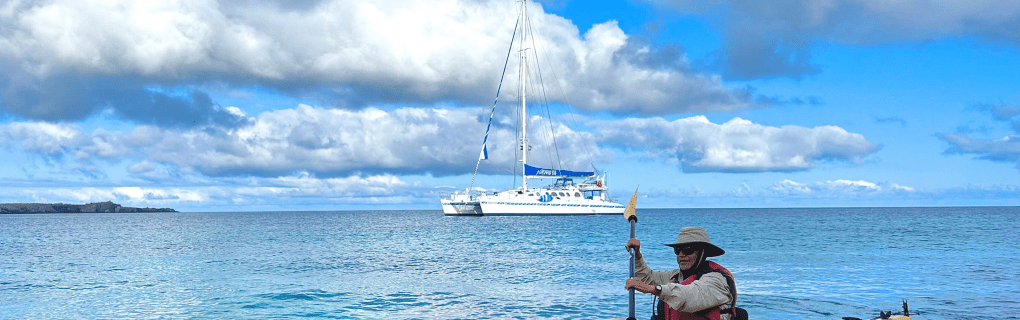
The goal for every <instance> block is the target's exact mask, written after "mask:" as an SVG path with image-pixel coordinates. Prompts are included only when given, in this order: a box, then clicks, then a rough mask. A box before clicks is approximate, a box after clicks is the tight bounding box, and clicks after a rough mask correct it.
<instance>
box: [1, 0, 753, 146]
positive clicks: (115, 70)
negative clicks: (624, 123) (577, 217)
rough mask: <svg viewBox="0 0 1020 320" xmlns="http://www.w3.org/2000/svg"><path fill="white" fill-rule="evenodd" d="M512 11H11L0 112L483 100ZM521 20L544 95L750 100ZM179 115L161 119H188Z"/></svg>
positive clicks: (6, 17) (598, 31)
mask: <svg viewBox="0 0 1020 320" xmlns="http://www.w3.org/2000/svg"><path fill="white" fill-rule="evenodd" d="M517 11H518V10H517V9H516V8H515V5H514V2H513V1H497V0H490V1H461V0H434V1H425V0H400V1H369V0H359V1H339V0H337V1H322V2H302V3H299V4H284V3H283V2H280V3H277V2H259V3H253V2H247V1H223V2H222V3H220V2H216V1H213V0H200V1H175V0H165V1H143V2H138V1H65V0H57V1H47V2H34V1H14V2H8V3H7V4H6V5H5V6H4V9H3V10H0V56H2V57H4V58H3V61H0V62H3V65H4V67H2V69H3V70H2V71H3V75H2V76H0V90H2V91H0V94H2V95H0V108H2V109H0V110H4V111H6V112H7V113H11V114H15V115H18V116H21V117H25V118H28V119H42V120H61V119H82V118H85V117H87V116H89V115H91V114H94V113H95V112H96V111H97V110H102V109H103V108H106V107H112V108H113V109H114V110H115V111H117V112H119V113H120V114H122V115H123V116H125V117H127V118H130V119H135V120H140V121H142V122H143V123H149V124H154V125H161V126H163V125H166V124H167V123H162V122H160V121H157V120H155V119H162V118H163V117H164V116H168V115H173V113H168V112H164V113H159V112H160V111H159V110H177V109H184V110H185V113H186V114H187V115H205V116H208V117H211V118H216V117H224V118H225V119H218V120H215V121H214V122H219V121H222V122H225V123H226V124H230V123H234V124H236V121H237V120H238V119H236V118H231V117H229V115H230V114H229V113H224V112H222V110H219V109H216V108H215V104H214V103H212V102H210V101H208V99H207V97H206V96H205V94H204V93H202V92H201V90H200V89H195V88H199V87H201V86H206V85H220V84H226V85H228V86H237V87H249V86H254V87H262V88H270V89H272V90H278V91H280V92H286V93H287V94H291V95H298V96H304V97H320V99H322V101H324V102H328V103H330V104H335V105H338V106H357V107H361V106H365V105H369V104H373V103H392V102H415V103H432V102H436V101H460V102H466V103H485V102H487V101H489V99H491V96H489V94H491V92H493V90H494V87H495V84H496V82H497V81H498V79H499V74H498V72H499V71H500V70H501V69H502V68H501V67H502V62H503V61H502V60H503V57H504V56H505V54H506V52H507V51H506V50H507V46H508V45H509V43H510V41H509V39H510V35H511V32H512V30H513V26H514V20H515V19H516V14H517ZM530 12H531V13H532V21H533V25H534V26H535V28H536V29H537V31H536V34H540V35H541V38H539V39H538V40H537V41H536V42H537V46H538V47H539V49H540V50H539V52H541V54H540V55H539V56H538V57H539V58H540V61H541V62H542V63H543V70H545V71H546V72H549V71H553V70H557V71H555V73H556V76H557V77H559V78H561V80H559V81H560V82H558V83H554V84H550V86H551V88H553V89H556V90H558V89H562V91H563V95H562V96H558V95H557V96H552V97H551V98H553V99H559V100H564V101H569V102H570V103H571V104H573V105H576V106H577V107H578V108H580V109H582V110H589V111H609V112H616V113H642V114H663V113H676V112H710V111H732V110H739V109H743V108H747V107H749V106H751V105H752V104H754V103H755V99H754V98H755V97H754V96H753V95H752V94H751V93H750V92H749V91H748V90H746V89H732V88H727V87H726V86H724V85H723V84H722V81H721V79H720V77H719V76H717V75H711V74H703V73H698V72H695V71H692V69H691V68H689V66H688V63H687V61H686V57H685V56H683V55H682V54H679V53H678V52H676V51H671V50H660V49H659V48H654V47H650V46H647V45H643V44H641V43H639V42H638V41H635V40H633V39H631V38H630V37H629V36H627V35H626V34H624V32H623V31H622V30H621V29H620V28H619V27H618V26H617V25H616V23H615V22H613V21H608V22H605V23H602V24H596V25H595V26H593V27H592V28H591V29H590V30H586V31H585V32H584V33H583V34H582V33H581V31H579V30H578V29H577V27H576V26H574V25H573V24H572V23H570V21H568V20H566V19H564V18H562V17H559V16H555V15H551V14H548V13H545V12H544V11H543V10H542V7H541V6H540V5H534V6H533V8H532V10H531V11H530ZM664 60H665V61H664ZM510 71H511V72H512V71H513V70H510ZM511 78H512V77H511ZM549 78H550V79H551V78H552V77H549ZM154 87H155V88H169V89H174V88H190V89H189V90H192V91H191V92H189V93H188V94H185V95H171V94H165V93H163V92H159V90H155V91H154V90H151V89H152V88H154ZM181 117H184V115H182V116H180V117H170V118H171V120H166V121H171V123H174V124H182V123H186V122H184V121H183V120H182V119H180V118H181Z"/></svg>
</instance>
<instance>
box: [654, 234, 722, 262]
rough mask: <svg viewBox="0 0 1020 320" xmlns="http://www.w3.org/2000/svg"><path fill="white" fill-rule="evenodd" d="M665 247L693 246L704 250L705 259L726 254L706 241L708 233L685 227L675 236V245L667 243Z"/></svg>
mask: <svg viewBox="0 0 1020 320" xmlns="http://www.w3.org/2000/svg"><path fill="white" fill-rule="evenodd" d="M666 245H667V246H670V247H685V246H694V247H700V248H704V249H705V257H716V256H721V255H723V254H724V253H726V251H724V250H723V249H722V248H719V247H717V246H716V245H714V244H712V242H711V241H709V240H708V231H705V229H704V228H702V227H685V228H683V229H680V234H679V235H677V236H676V243H667V244H666Z"/></svg>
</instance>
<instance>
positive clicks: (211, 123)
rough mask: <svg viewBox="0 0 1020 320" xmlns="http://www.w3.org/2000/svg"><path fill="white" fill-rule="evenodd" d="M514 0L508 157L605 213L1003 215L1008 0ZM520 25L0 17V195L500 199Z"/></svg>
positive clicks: (393, 4) (292, 14) (229, 15)
mask: <svg viewBox="0 0 1020 320" xmlns="http://www.w3.org/2000/svg"><path fill="white" fill-rule="evenodd" d="M528 6H529V7H528V12H529V16H530V18H531V28H532V32H533V34H534V35H535V37H534V38H533V39H534V43H535V49H534V50H532V51H531V52H534V53H535V54H536V55H535V57H536V59H535V60H537V61H538V62H539V64H538V67H537V68H536V69H529V70H535V71H529V72H531V73H529V74H534V75H540V78H539V77H536V76H531V77H532V79H533V80H534V79H535V78H539V80H542V83H543V84H544V85H543V86H542V87H540V88H541V89H540V90H534V89H529V90H532V91H529V92H531V93H530V94H529V95H530V97H531V98H529V99H530V100H529V104H531V105H533V106H535V108H534V109H532V110H529V119H528V123H529V125H530V126H531V127H532V128H533V129H534V132H532V133H529V134H530V137H531V140H532V141H531V148H532V149H531V150H533V151H532V153H531V155H530V156H529V157H530V159H529V163H532V164H534V165H538V166H546V167H549V166H552V167H557V168H562V169H569V170H578V171H581V170H591V169H596V170H598V171H600V172H606V173H608V175H609V185H610V186H611V188H612V193H611V194H612V196H614V197H615V198H616V200H617V201H618V202H623V203H625V202H626V200H627V199H628V198H629V196H630V195H631V194H632V193H633V192H634V190H639V191H638V192H639V196H640V199H639V200H638V206H639V207H645V208H720V207H721V208H730V207H738V208H758V207H870V206H893V207H897V206H1017V205H1020V28H1018V27H1017V26H1020V2H1016V1H984V0H974V1H945V2H943V1H934V2H933V1H921V0H898V1H888V0H824V1H817V0H783V1H743V0H708V1H685V0H677V1H663V0H615V1H614V0H606V1H580V0H547V1H537V2H529V3H528ZM518 11H519V4H518V2H515V1H513V0H385V1H371V0H347V1H329V0H320V1H316V0H309V1H236V0H221V1H213V0H188V1H171V0H166V1H159V0H157V1H116V0H114V1H110V0H102V1H94V0H53V1H24V0H8V1H4V2H2V3H0V162H2V166H0V203H10V202H15V203H24V202H44V203H49V202H62V203H87V202H100V201H114V202H116V203H120V204H122V205H125V206H137V207H161V208H162V207H171V208H175V209H177V210H179V211H190V212H210V211H271V210H288V211H290V210H375V209H408V210H412V209H413V210H418V209H422V210H439V209H440V206H439V198H440V197H441V195H442V194H444V193H448V192H452V191H457V190H465V189H467V188H468V187H470V186H474V187H475V188H480V189H483V190H488V191H495V190H501V189H507V188H512V187H514V186H515V184H519V182H520V181H519V178H515V177H514V175H513V173H514V169H513V168H514V164H515V161H516V160H514V156H513V154H514V149H515V148H516V144H515V143H516V142H515V140H514V139H515V138H514V137H515V131H514V121H515V120H514V119H513V116H512V115H513V114H514V112H516V111H515V109H514V106H515V105H516V104H517V103H518V102H517V101H518V98H517V91H518V90H517V89H516V85H517V84H516V81H517V78H516V70H517V69H516V68H517V67H516V66H515V65H514V62H515V61H516V60H515V59H516V56H517V55H516V51H514V50H515V47H510V45H511V39H512V38H513V37H514V27H515V21H516V18H517V16H518ZM508 53H512V54H510V57H511V58H510V59H509V60H508ZM506 62H509V65H508V67H507V69H506V74H507V76H506V80H504V81H503V83H502V85H501V84H500V83H501V82H500V78H501V76H503V72H504V71H503V67H504V63H506ZM538 71H540V72H538ZM497 89H499V90H500V93H499V97H498V100H497V95H496V93H497ZM493 101H498V102H497V103H495V106H496V108H495V111H492V110H493V109H492V107H493V105H494V104H493ZM490 112H492V114H493V125H492V129H491V131H490V133H489V139H488V142H487V144H486V146H487V149H488V150H489V154H490V158H489V159H488V160H483V161H481V162H478V161H477V160H478V154H479V151H480V147H481V144H482V139H483V137H484V135H485V130H486V125H487V122H488V119H489V115H490ZM550 137H551V138H554V139H549V138H550ZM476 163H477V164H478V169H477V175H476V174H475V172H476V171H475V170H476V169H475V167H476ZM472 181H474V183H473V184H472ZM536 183H542V182H536V181H532V182H530V184H531V185H534V184H536Z"/></svg>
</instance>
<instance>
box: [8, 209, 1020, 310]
mask: <svg viewBox="0 0 1020 320" xmlns="http://www.w3.org/2000/svg"><path fill="white" fill-rule="evenodd" d="M638 217H639V221H638V224H637V235H638V238H639V239H641V240H642V241H643V244H644V246H643V250H642V252H643V253H644V255H645V259H646V260H647V261H648V262H649V264H650V265H651V266H652V268H655V269H673V268H676V261H675V256H673V254H672V251H671V250H669V248H667V247H664V246H662V245H661V244H663V243H667V242H673V241H674V240H675V239H676V234H677V232H678V231H679V230H680V228H681V227H682V226H703V227H705V228H706V229H708V230H709V234H710V236H711V238H712V241H713V242H714V243H717V244H718V245H719V246H720V247H722V248H724V249H725V250H726V252H727V253H726V255H724V256H721V257H717V258H715V259H714V260H715V261H716V262H718V263H720V264H722V265H723V266H726V267H727V268H729V269H730V270H731V271H732V272H733V273H734V275H735V276H736V278H737V287H738V289H739V293H740V296H739V297H740V298H739V303H738V304H739V305H741V306H742V307H744V308H745V309H747V310H748V311H749V312H750V314H751V318H752V319H801V318H809V319H840V318H841V317H844V316H856V317H860V318H870V317H873V316H877V315H878V312H879V311H880V310H900V305H901V303H902V301H903V300H907V301H908V302H909V304H910V306H911V309H912V310H914V311H918V312H920V313H921V315H920V316H918V317H915V319H964V318H966V319H1006V318H1012V319H1017V318H1018V316H1020V312H1018V310H1020V232H1018V231H1017V230H1018V229H1020V208H1017V207H997V208H996V207H989V208H839V209H663V210H638ZM628 236H629V227H628V224H627V222H626V220H624V219H623V218H622V217H620V216H555V217H536V216H528V217H444V216H443V215H442V213H441V212H439V211H348V212H237V213H157V214H40V215H0V319H50V318H57V319H69V318H72V319H76V318H171V319H174V318H229V319H265V318H273V319H281V318H340V319H545V318H551V319H607V318H615V317H626V315H627V292H626V291H625V290H624V289H623V283H624V280H625V279H626V277H627V265H628V263H627V261H628V260H627V259H628V257H629V256H628V254H627V253H626V251H625V250H624V249H623V247H624V244H625V243H626V241H627V238H628ZM637 302H638V303H637V310H638V318H639V319H647V318H648V315H649V314H650V311H651V308H652V306H651V297H650V296H647V295H640V294H639V295H638V297H637Z"/></svg>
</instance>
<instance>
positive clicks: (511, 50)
mask: <svg viewBox="0 0 1020 320" xmlns="http://www.w3.org/2000/svg"><path fill="white" fill-rule="evenodd" d="M520 22H521V19H520V13H518V18H517V21H516V22H514V33H513V35H511V36H510V47H509V48H507V49H506V60H504V61H503V73H502V74H501V75H500V76H499V85H497V86H496V99H495V100H493V101H492V110H490V111H489V123H488V124H487V125H486V126H485V138H482V151H481V152H487V150H486V147H485V143H487V142H488V141H489V129H491V128H492V116H493V115H494V114H495V113H496V103H497V102H499V91H500V90H502V89H503V78H504V77H506V66H507V65H508V64H509V62H510V53H511V52H513V49H514V40H516V39H517V26H518V25H520ZM481 163H482V157H478V161H476V162H475V173H474V174H472V175H471V186H470V187H468V190H471V189H473V188H474V187H475V177H478V165H479V164H481ZM468 192H470V191H468Z"/></svg>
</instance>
